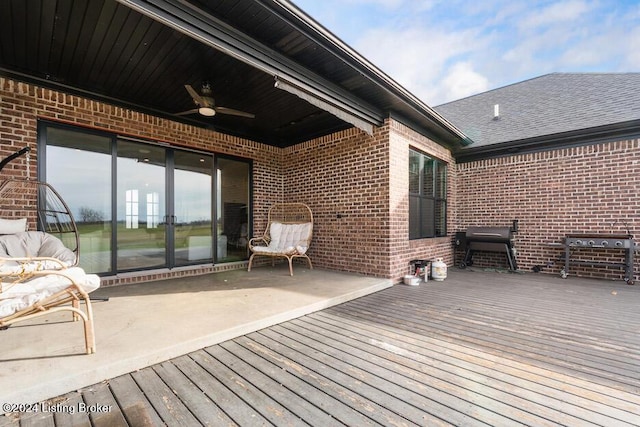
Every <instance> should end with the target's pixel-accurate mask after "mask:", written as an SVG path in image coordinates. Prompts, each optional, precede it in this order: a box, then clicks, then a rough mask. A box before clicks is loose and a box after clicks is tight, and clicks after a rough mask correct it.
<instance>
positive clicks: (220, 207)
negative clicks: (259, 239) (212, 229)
mask: <svg viewBox="0 0 640 427" xmlns="http://www.w3.org/2000/svg"><path fill="white" fill-rule="evenodd" d="M216 168H217V169H216V196H217V197H216V212H217V215H216V220H217V227H216V230H217V242H218V244H217V246H216V248H217V251H216V252H217V256H216V261H218V262H229V261H240V260H245V259H247V258H248V255H247V243H248V241H249V240H248V239H249V235H250V234H249V232H250V230H249V227H248V225H249V179H250V177H249V170H250V165H249V163H247V162H244V161H239V160H232V159H227V158H222V157H219V158H218V159H217V162H216Z"/></svg>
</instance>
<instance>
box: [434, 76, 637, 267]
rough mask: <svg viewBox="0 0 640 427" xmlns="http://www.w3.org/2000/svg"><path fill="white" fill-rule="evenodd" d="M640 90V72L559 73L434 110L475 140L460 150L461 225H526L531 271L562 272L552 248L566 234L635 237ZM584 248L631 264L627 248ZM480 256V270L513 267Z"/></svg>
mask: <svg viewBox="0 0 640 427" xmlns="http://www.w3.org/2000/svg"><path fill="white" fill-rule="evenodd" d="M638 88H640V73H620V74H598V73H594V74H591V73H587V74H570V73H569V74H564V73H556V74H548V75H544V76H541V77H537V78H534V79H531V80H527V81H524V82H520V83H516V84H513V85H510V86H506V87H502V88H499V89H495V90H492V91H488V92H485V93H481V94H478V95H475V96H471V97H468V98H465V99H461V100H458V101H454V102H451V103H448V104H444V105H440V106H438V107H436V108H435V109H436V111H438V112H439V113H441V114H442V115H444V116H445V117H447V118H448V119H449V120H451V122H452V123H454V124H455V125H456V126H458V127H459V128H460V129H461V130H462V131H463V132H465V134H466V135H468V136H469V137H470V138H471V139H472V140H473V144H471V145H468V146H466V147H464V148H462V149H461V150H459V151H458V152H456V154H455V159H456V178H457V180H456V185H457V186H456V196H457V199H456V200H458V202H459V203H458V206H457V217H456V218H457V223H456V226H457V227H459V228H460V229H466V228H467V227H469V226H473V225H494V226H504V225H509V224H511V221H512V220H513V219H518V220H519V232H518V233H517V234H516V239H515V240H516V245H515V246H516V249H517V253H518V256H517V258H518V264H519V268H520V269H522V270H526V271H531V270H532V269H535V270H539V269H541V270H542V272H551V273H558V272H559V271H560V269H561V267H562V265H563V262H562V261H560V260H558V257H559V256H560V255H562V251H561V250H559V249H558V248H554V247H553V246H550V245H549V243H552V242H560V241H561V240H562V238H564V237H565V236H566V235H568V234H572V233H585V234H589V233H593V234H635V236H636V241H637V238H638V234H640V197H639V195H640V173H639V168H640V139H639V138H638V137H639V136H640V90H639V89H638ZM579 252H580V253H576V254H575V255H576V257H577V259H580V257H582V258H581V259H583V260H594V261H596V262H609V263H613V264H615V263H620V262H623V261H624V253H623V251H620V250H618V251H615V250H601V249H600V250H593V251H589V250H581V251H579ZM636 253H637V252H636ZM478 255H479V256H478V257H477V258H476V259H474V262H476V260H477V261H478V265H483V266H490V265H491V266H499V267H506V261H505V257H504V256H496V255H495V254H493V255H492V254H490V253H486V254H484V255H481V254H478ZM483 256H484V257H485V259H484V260H483V259H482V257H483ZM474 258H475V257H474ZM635 259H636V261H635V276H636V278H635V280H637V275H638V269H639V267H638V266H639V263H638V257H637V256H636V257H635ZM575 273H577V274H580V275H586V276H597V277H610V278H615V279H620V278H622V277H623V275H624V270H621V269H620V268H615V267H614V268H611V267H609V268H598V267H595V266H592V265H590V266H581V267H580V268H578V269H577V270H575Z"/></svg>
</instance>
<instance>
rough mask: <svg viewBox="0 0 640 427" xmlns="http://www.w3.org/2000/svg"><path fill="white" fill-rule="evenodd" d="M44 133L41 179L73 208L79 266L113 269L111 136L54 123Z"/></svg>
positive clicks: (100, 269) (39, 156)
mask: <svg viewBox="0 0 640 427" xmlns="http://www.w3.org/2000/svg"><path fill="white" fill-rule="evenodd" d="M41 137H42V138H43V139H44V140H46V143H47V146H46V166H45V167H46V177H44V178H42V177H41V178H40V179H41V180H44V181H46V182H48V183H49V184H50V185H52V186H53V187H54V188H55V189H56V190H57V191H58V192H59V193H60V194H61V195H62V197H63V198H64V200H65V202H66V203H67V205H68V206H69V208H70V209H71V213H72V214H73V217H74V218H75V220H76V225H77V227H78V230H79V232H80V266H82V267H83V268H84V269H85V270H87V271H91V272H101V273H112V272H113V271H114V269H113V263H112V259H111V255H112V249H113V245H112V234H113V233H112V231H113V228H112V226H113V221H112V207H113V205H112V197H111V183H112V169H113V167H112V153H111V150H112V145H111V142H112V139H111V138H109V137H106V136H103V135H97V134H93V133H87V132H76V131H72V130H68V129H59V128H55V127H50V128H45V129H44V130H43V131H42V132H41ZM41 147H42V145H41ZM38 158H39V159H40V158H41V155H40V152H39V154H38ZM40 170H43V168H42V167H40Z"/></svg>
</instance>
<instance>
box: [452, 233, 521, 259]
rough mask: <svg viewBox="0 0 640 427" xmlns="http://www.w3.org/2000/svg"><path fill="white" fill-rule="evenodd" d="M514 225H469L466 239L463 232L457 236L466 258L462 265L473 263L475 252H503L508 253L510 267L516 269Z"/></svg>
mask: <svg viewBox="0 0 640 427" xmlns="http://www.w3.org/2000/svg"><path fill="white" fill-rule="evenodd" d="M515 226H516V223H515V222H514V227H513V228H512V227H469V228H468V229H467V230H466V231H465V232H464V239H462V236H461V233H460V234H459V238H457V242H456V243H457V244H458V245H460V246H462V247H463V248H464V251H465V253H464V260H463V261H462V263H461V264H460V267H462V268H465V267H467V266H472V265H473V254H474V253H475V252H502V253H504V254H506V256H507V261H508V262H509V269H510V270H512V271H516V270H517V269H518V264H517V262H516V251H515V248H514V247H513V244H514V240H513V233H514V232H515V231H516V227H515Z"/></svg>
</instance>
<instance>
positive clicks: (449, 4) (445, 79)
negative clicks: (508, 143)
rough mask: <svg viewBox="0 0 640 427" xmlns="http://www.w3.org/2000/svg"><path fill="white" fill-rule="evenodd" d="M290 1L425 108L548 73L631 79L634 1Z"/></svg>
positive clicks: (638, 12)
mask: <svg viewBox="0 0 640 427" xmlns="http://www.w3.org/2000/svg"><path fill="white" fill-rule="evenodd" d="M294 1H296V2H298V1H300V2H302V3H307V4H308V5H309V7H313V8H317V9H316V10H315V11H316V12H317V13H319V15H318V16H317V17H318V19H320V22H323V21H324V22H331V26H329V27H328V28H329V30H330V31H333V32H335V33H336V34H337V35H338V37H341V38H343V40H344V41H345V42H346V43H347V44H349V45H351V46H352V47H354V48H355V49H356V50H357V51H359V52H360V53H361V54H362V55H363V56H364V57H365V58H367V59H368V60H369V61H371V62H372V63H373V64H375V65H376V66H378V67H379V68H380V69H382V70H383V71H384V72H385V73H387V74H388V75H389V76H390V77H391V78H392V79H394V80H396V81H397V82H399V83H400V84H401V85H403V86H404V87H405V88H407V89H408V90H409V91H411V92H412V93H413V94H415V95H416V96H418V97H419V98H420V99H422V100H423V101H425V102H426V103H427V104H429V105H438V104H441V103H444V102H448V101H452V100H454V99H457V98H460V97H463V96H468V95H471V94H473V93H474V92H479V91H485V90H489V89H492V88H496V87H500V86H504V85H507V84H511V83H515V82H518V81H522V80H525V79H528V78H531V77H536V76H539V75H542V74H546V73H550V72H558V71H561V72H630V71H633V72H638V71H640V26H639V25H638V23H639V22H640V4H639V3H638V2H637V0H625V1H621V0H545V1H544V2H542V1H534V2H531V1H528V0H483V1H477V0H323V2H322V3H320V2H317V0H294ZM320 4H321V5H322V7H321V8H320V6H319V5H320ZM328 10H331V12H330V13H331V14H328V13H329V12H325V11H328ZM320 17H322V18H320ZM325 17H326V18H327V20H325Z"/></svg>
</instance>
